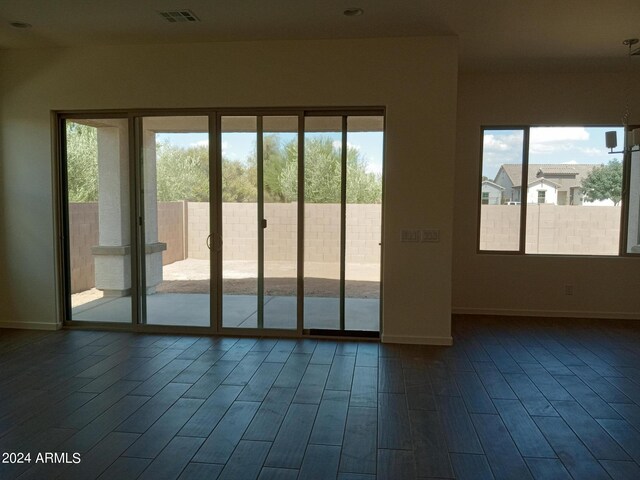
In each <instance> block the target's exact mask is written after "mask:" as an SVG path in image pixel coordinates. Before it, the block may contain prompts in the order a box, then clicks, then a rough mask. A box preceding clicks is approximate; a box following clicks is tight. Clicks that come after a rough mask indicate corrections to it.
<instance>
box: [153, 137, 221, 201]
mask: <svg viewBox="0 0 640 480" xmlns="http://www.w3.org/2000/svg"><path fill="white" fill-rule="evenodd" d="M156 157H157V160H156V162H157V165H156V168H157V178H156V180H157V185H158V200H160V201H162V202H172V201H179V200H187V201H191V202H206V201H208V200H209V149H208V147H206V146H193V147H188V148H181V147H178V146H176V145H171V144H170V143H168V142H165V143H158V145H157V146H156Z"/></svg>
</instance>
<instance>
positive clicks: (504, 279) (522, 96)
mask: <svg viewBox="0 0 640 480" xmlns="http://www.w3.org/2000/svg"><path fill="white" fill-rule="evenodd" d="M639 80H640V77H638V76H637V74H636V77H635V78H634V82H633V84H635V85H638V84H640V82H639ZM628 81H629V74H628V73H627V74H620V73H611V74H586V73H575V74H570V73H555V74H549V73H545V74H486V73H485V74H480V73H476V74H473V73H469V74H463V75H461V76H460V77H459V85H458V92H459V94H458V126H457V153H456V180H455V192H456V199H455V224H454V243H453V248H454V252H455V255H454V257H453V311H454V313H478V314H509V315H510V314H513V315H544V316H567V317H602V318H633V319H640V296H639V295H638V287H640V273H639V272H640V258H620V257H570V256H520V255H517V256H510V255H493V254H478V253H476V248H477V228H478V217H477V215H478V210H477V206H478V195H479V193H478V189H479V186H478V183H479V180H478V179H479V178H480V158H481V150H482V135H481V127H482V126H492V125H529V124H531V125H612V124H621V123H622V120H621V117H622V112H623V108H624V105H625V97H624V91H625V88H624V85H625V84H626V83H627V82H628ZM631 102H632V104H631V105H630V106H631V111H632V112H635V115H633V114H632V119H631V120H632V121H633V120H635V122H636V123H637V122H638V113H640V96H638V95H635V96H633V98H632V99H631ZM602 146H603V150H604V138H602ZM565 285H573V286H574V293H573V295H572V296H567V295H565Z"/></svg>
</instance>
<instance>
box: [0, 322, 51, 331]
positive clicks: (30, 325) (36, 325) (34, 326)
mask: <svg viewBox="0 0 640 480" xmlns="http://www.w3.org/2000/svg"><path fill="white" fill-rule="evenodd" d="M0 328H14V329H18V330H49V331H53V330H60V329H61V328H62V325H61V324H59V323H44V322H25V323H23V322H0Z"/></svg>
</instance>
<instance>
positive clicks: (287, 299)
mask: <svg viewBox="0 0 640 480" xmlns="http://www.w3.org/2000/svg"><path fill="white" fill-rule="evenodd" d="M222 309H223V310H222V311H223V313H222V318H223V326H224V327H231V328H256V327H257V300H256V296H255V295H223V306H222ZM304 311H305V317H304V318H305V322H304V328H317V329H339V327H340V325H339V320H338V318H339V301H338V299H337V298H327V297H310V298H306V299H305V303H304ZM379 311H380V303H379V299H377V298H374V299H372V298H347V299H346V302H345V328H346V329H347V330H367V331H378V330H379ZM209 318H210V297H209V295H208V294H205V293H156V294H154V295H148V296H147V323H148V324H150V325H177V326H193V327H208V326H209ZM73 319H74V320H77V321H84V322H118V323H129V322H130V321H131V297H103V298H99V299H96V300H92V301H90V302H87V303H84V304H82V305H79V306H77V307H75V308H74V309H73ZM264 328H267V329H269V328H277V329H295V328H296V297H293V296H265V305H264Z"/></svg>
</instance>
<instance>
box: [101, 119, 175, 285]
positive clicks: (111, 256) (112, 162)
mask: <svg viewBox="0 0 640 480" xmlns="http://www.w3.org/2000/svg"><path fill="white" fill-rule="evenodd" d="M112 122H113V126H98V127H97V130H98V131H97V137H98V138H97V140H98V212H99V213H98V219H99V242H100V243H99V245H97V246H94V247H93V248H92V249H91V251H92V253H93V256H94V261H95V275H96V288H97V289H99V290H102V291H103V293H104V295H105V296H126V295H130V294H131V227H130V212H131V210H130V201H129V198H130V190H129V186H130V180H129V141H128V135H129V132H128V122H127V120H124V119H123V120H114V121H112ZM148 137H150V138H151V139H152V140H153V141H152V143H148V142H147V138H148ZM144 138H145V151H144V178H145V186H144V194H145V199H144V200H145V222H146V223H145V235H146V239H145V260H146V287H147V293H148V294H152V293H155V291H156V287H157V285H158V284H160V283H161V282H162V252H163V251H164V250H166V247H167V246H166V244H164V243H160V242H158V207H157V185H156V153H155V134H154V133H152V132H145V135H144ZM147 145H150V147H149V148H147Z"/></svg>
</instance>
